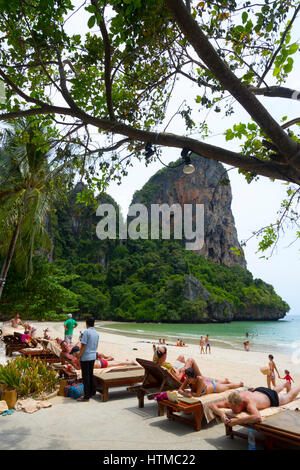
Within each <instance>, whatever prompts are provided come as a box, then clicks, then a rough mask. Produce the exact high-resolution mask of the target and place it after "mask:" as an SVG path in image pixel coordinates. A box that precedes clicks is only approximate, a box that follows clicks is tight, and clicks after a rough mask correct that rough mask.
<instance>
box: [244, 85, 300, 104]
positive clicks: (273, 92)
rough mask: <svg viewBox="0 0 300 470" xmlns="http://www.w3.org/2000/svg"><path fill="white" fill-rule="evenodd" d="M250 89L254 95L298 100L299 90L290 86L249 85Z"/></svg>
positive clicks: (299, 97) (299, 96)
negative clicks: (263, 86) (260, 86)
mask: <svg viewBox="0 0 300 470" xmlns="http://www.w3.org/2000/svg"><path fill="white" fill-rule="evenodd" d="M250 90H251V91H252V92H253V93H254V94H255V95H263V96H269V97H272V98H287V99H291V100H296V101H300V91H298V90H293V89H291V88H286V87H280V86H270V87H267V88H256V87H250Z"/></svg>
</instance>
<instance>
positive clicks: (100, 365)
mask: <svg viewBox="0 0 300 470" xmlns="http://www.w3.org/2000/svg"><path fill="white" fill-rule="evenodd" d="M60 345H61V349H62V352H61V355H60V358H61V359H62V360H63V361H64V360H65V361H66V362H68V363H69V364H71V365H72V366H73V367H74V368H75V369H76V370H80V369H81V367H80V360H79V358H78V357H77V354H78V352H79V349H80V347H79V343H77V344H76V345H75V346H74V345H70V344H68V343H67V342H66V341H62V342H61V344H60ZM70 346H71V347H70ZM132 365H135V366H137V365H138V364H137V362H135V361H132V360H130V359H125V360H124V361H115V360H114V358H113V357H112V356H106V355H105V354H103V353H97V360H96V361H95V364H94V369H105V368H106V367H119V366H132Z"/></svg>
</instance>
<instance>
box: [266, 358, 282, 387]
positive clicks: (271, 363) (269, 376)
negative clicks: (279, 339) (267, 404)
mask: <svg viewBox="0 0 300 470" xmlns="http://www.w3.org/2000/svg"><path fill="white" fill-rule="evenodd" d="M268 357H269V369H270V372H269V373H268V374H267V385H268V388H271V383H272V385H273V387H276V380H275V371H276V372H277V375H278V378H279V379H280V375H279V372H278V370H277V367H276V364H275V362H274V356H272V354H269V356H268Z"/></svg>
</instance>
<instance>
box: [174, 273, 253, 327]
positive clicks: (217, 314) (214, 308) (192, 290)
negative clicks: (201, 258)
mask: <svg viewBox="0 0 300 470" xmlns="http://www.w3.org/2000/svg"><path fill="white" fill-rule="evenodd" d="M183 296H184V297H185V298H186V299H188V300H191V301H192V302H195V301H196V300H197V299H198V298H201V299H204V300H205V301H206V303H207V316H208V318H209V319H210V321H215V322H221V323H222V322H224V323H227V322H231V321H232V320H233V319H235V320H236V318H234V312H233V310H232V305H231V304H230V303H229V302H227V301H226V300H225V301H224V302H221V303H218V304H217V303H216V302H213V300H212V299H211V295H210V293H209V292H208V291H207V290H206V289H204V287H203V286H202V284H201V282H200V281H198V279H196V278H194V277H193V276H186V278H185V288H184V291H183ZM243 319H244V318H243Z"/></svg>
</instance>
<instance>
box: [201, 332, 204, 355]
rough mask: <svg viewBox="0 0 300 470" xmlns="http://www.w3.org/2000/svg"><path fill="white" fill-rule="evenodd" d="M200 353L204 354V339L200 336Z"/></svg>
mask: <svg viewBox="0 0 300 470" xmlns="http://www.w3.org/2000/svg"><path fill="white" fill-rule="evenodd" d="M200 354H204V339H203V336H200Z"/></svg>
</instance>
